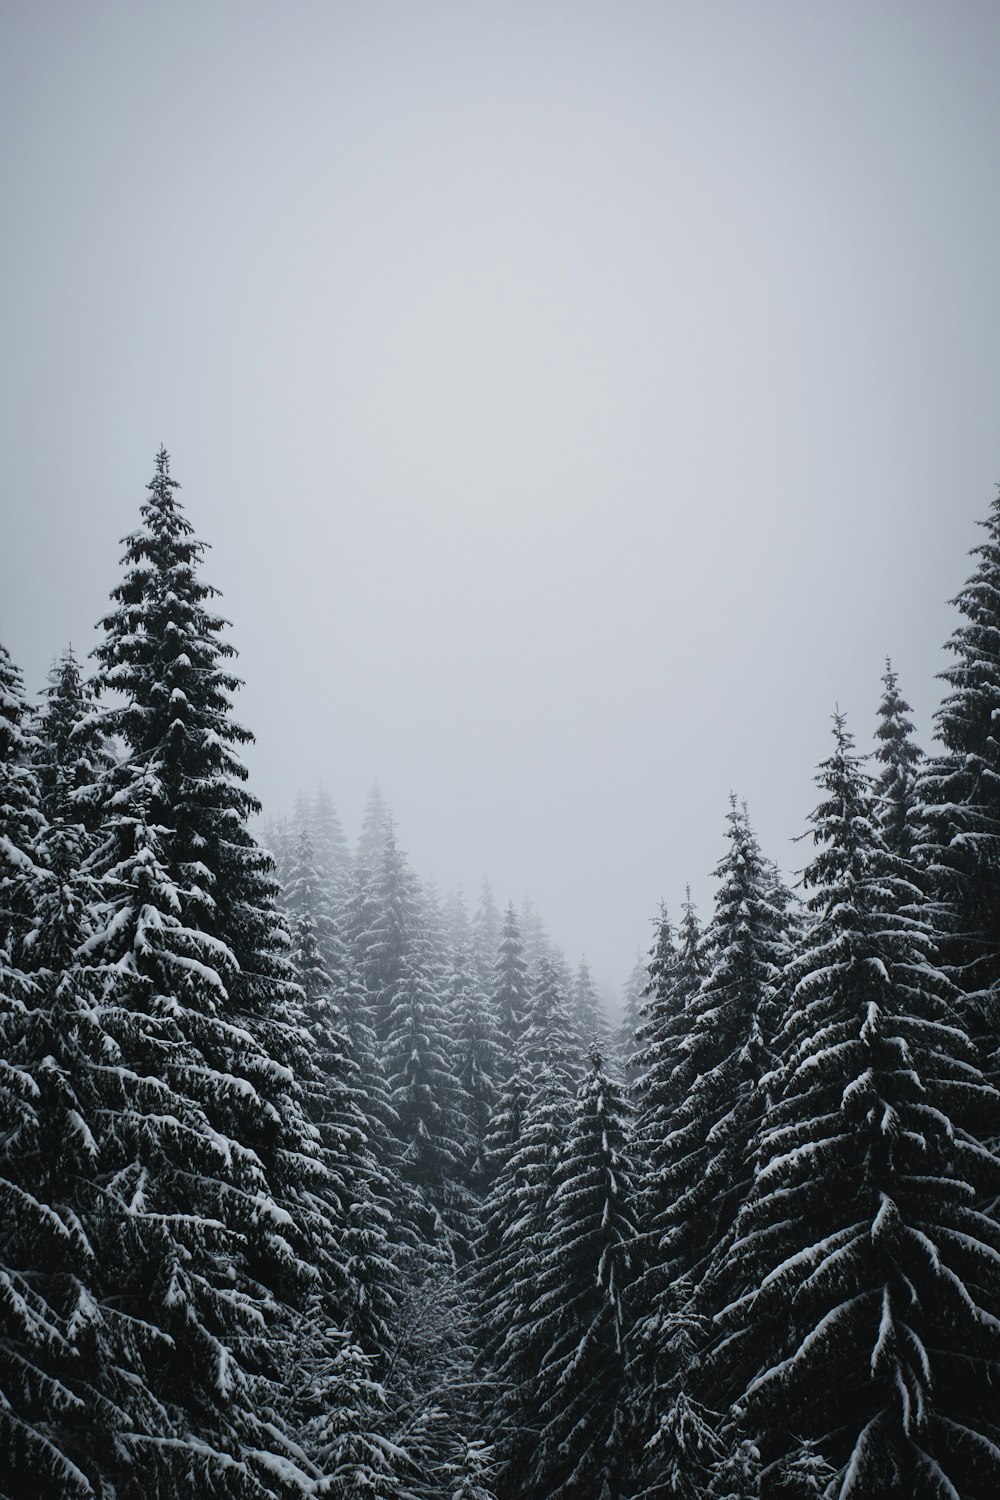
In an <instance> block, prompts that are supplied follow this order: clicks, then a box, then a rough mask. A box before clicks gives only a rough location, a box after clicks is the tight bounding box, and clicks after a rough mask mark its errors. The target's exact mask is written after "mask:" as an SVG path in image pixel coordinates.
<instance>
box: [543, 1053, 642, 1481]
mask: <svg viewBox="0 0 1000 1500" xmlns="http://www.w3.org/2000/svg"><path fill="white" fill-rule="evenodd" d="M627 1135H628V1106H627V1104H626V1102H625V1099H624V1097H623V1095H622V1092H621V1090H620V1088H619V1087H618V1085H617V1084H615V1083H614V1082H613V1081H612V1080H611V1079H610V1078H609V1077H608V1075H607V1074H606V1073H605V1071H604V1067H603V1063H602V1059H601V1055H600V1053H599V1052H598V1051H597V1050H596V1049H595V1050H594V1051H593V1052H592V1053H591V1056H590V1071H589V1073H588V1074H587V1076H586V1077H585V1078H584V1081H583V1083H582V1084H581V1085H580V1088H579V1090H578V1093H577V1100H576V1109H575V1114H574V1117H573V1122H572V1124H571V1126H570V1129H569V1132H568V1136H567V1139H566V1143H565V1146H564V1148H563V1150H562V1152H561V1154H560V1157H559V1162H558V1167H557V1170H556V1178H555V1190H554V1194H553V1200H552V1216H551V1228H550V1232H549V1234H548V1236H547V1243H546V1245H545V1249H544V1254H543V1260H542V1267H541V1272H540V1276H539V1291H538V1295H537V1298H536V1300H535V1304H534V1307H533V1309H532V1316H533V1319H534V1323H535V1327H534V1329H533V1330H532V1341H533V1342H536V1343H537V1344H538V1345H539V1346H540V1347H541V1348H543V1349H544V1353H543V1354H542V1357H541V1362H540V1366H539V1371H538V1377H537V1389H538V1398H539V1405H538V1425H539V1433H538V1440H537V1445H536V1447H535V1449H534V1452H533V1454H532V1457H531V1462H530V1470H529V1475H530V1478H529V1479H528V1482H527V1483H525V1482H524V1480H523V1479H522V1486H523V1489H522V1492H523V1493H527V1494H531V1495H546V1496H551V1497H552V1500H557V1497H565V1500H570V1497H576V1496H582V1495H592V1496H594V1497H595V1500H617V1497H618V1496H619V1495H621V1493H622V1489H623V1482H624V1479H625V1473H626V1469H627V1466H628V1462H629V1457H630V1454H629V1448H630V1442H629V1439H630V1426H631V1423H630V1419H629V1402H628V1397H627V1393H626V1388H625V1335H626V1330H627V1326H628V1310H627V1301H626V1299H627V1292H628V1287H629V1285H630V1283H631V1280H632V1252H633V1248H634V1240H635V1221H634V1217H633V1215H634V1205H633V1202H632V1198H633V1186H632V1166H631V1162H630V1160H629V1156H628V1150H627Z"/></svg>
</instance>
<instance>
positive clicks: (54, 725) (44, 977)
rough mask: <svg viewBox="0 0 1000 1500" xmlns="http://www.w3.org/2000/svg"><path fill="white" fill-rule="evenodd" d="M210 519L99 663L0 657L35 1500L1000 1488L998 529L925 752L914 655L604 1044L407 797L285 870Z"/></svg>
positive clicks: (3, 1103)
mask: <svg viewBox="0 0 1000 1500" xmlns="http://www.w3.org/2000/svg"><path fill="white" fill-rule="evenodd" d="M177 488H178V486H177V484H176V481H175V480H173V479H172V478H171V476H170V471H169V462H168V457H167V454H166V452H165V451H163V450H162V449H161V451H160V453H159V454H158V455H157V460H156V471H155V474H154V476H153V479H152V481H151V482H150V484H149V486H148V492H147V498H146V500H145V502H144V503H143V505H142V507H141V513H140V522H139V526H138V528H137V530H136V531H135V532H134V533H132V534H131V535H130V536H129V537H127V538H126V540H125V543H124V546H125V555H124V559H123V576H122V581H121V582H120V584H119V585H118V587H117V588H116V589H115V591H114V593H113V595H112V598H111V602H110V605H109V608H108V610H107V613H106V615H105V617H104V619H103V621H102V623H101V631H102V635H101V640H100V643H99V644H98V646H97V648H96V650H95V652H94V653H93V656H94V662H95V669H94V671H93V672H92V673H90V674H88V673H87V672H85V671H84V669H83V667H82V666H81V664H80V662H79V661H78V660H77V658H76V657H75V656H74V655H73V653H72V651H67V652H66V653H65V654H64V655H63V657H62V658H61V659H60V660H59V661H58V662H57V663H56V665H55V667H54V668H53V671H52V674H51V679H50V683H49V686H48V689H47V690H46V692H45V693H44V695H43V697H42V700H41V702H40V703H39V704H33V703H31V702H30V701H29V700H28V698H27V697H26V695H25V692H24V687H23V683H22V679H21V676H20V674H19V672H18V671H17V669H16V668H15V666H14V665H13V663H12V662H11V660H10V657H9V655H8V654H7V652H6V651H5V650H4V649H3V648H2V647H0V1494H3V1495H9V1496H11V1497H20V1496H38V1495H41V1496H49V1495H51V1496H60V1497H61V1496H66V1497H73V1500H76V1497H100V1500H147V1497H163V1500H175V1497H176V1500H186V1497H192V1496H193V1497H202V1496H204V1497H214V1496H219V1497H222V1496H225V1497H230V1496H232V1497H257V1500H262V1497H265V1496H267V1497H291V1496H302V1495H313V1496H333V1497H336V1496H341V1497H344V1500H348V1497H350V1500H355V1497H357V1500H365V1497H370V1500H379V1497H382V1500H432V1497H434V1500H437V1497H445V1500H557V1497H558V1500H660V1497H664V1500H666V1497H675V1500H676V1497H690V1500H751V1497H752V1500H817V1497H823V1500H849V1497H851V1500H876V1497H878V1500H946V1497H947V1500H955V1497H958V1500H995V1497H996V1496H997V1495H998V1494H1000V1417H998V1407H997V1391H998V1390H1000V1209H998V1205H1000V1155H998V1151H1000V1076H998V1075H1000V1062H998V1036H1000V1024H998V1003H1000V730H998V729H997V728H996V726H997V725H998V724H1000V500H998V501H997V502H995V503H994V505H993V506H992V508H991V510H990V512H989V514H988V517H987V519H986V521H985V522H984V523H983V524H984V528H985V537H984V540H983V542H982V543H981V545H980V546H979V547H978V548H976V550H975V553H974V554H973V555H974V558H975V563H974V571H973V573H972V576H971V578H970V579H969V581H968V583H967V584H966V585H965V587H964V588H963V589H962V590H961V592H960V593H959V595H958V597H957V599H956V601H955V603H956V606H957V609H958V614H959V623H958V626H957V628H956V630H955V633H954V635H953V636H952V639H951V641H950V642H949V648H950V651H951V666H950V667H949V669H948V670H947V671H946V672H945V673H944V674H943V677H944V680H945V683H946V687H947V695H946V697H945V700H944V702H943V704H942V707H941V708H940V710H939V712H938V715H937V738H936V743H935V746H934V751H933V753H932V754H928V755H925V754H923V753H922V752H921V751H920V750H919V749H918V747H917V746H916V744H915V741H914V736H913V726H912V724H911V722H910V718H909V713H910V710H909V707H908V705H907V704H906V702H905V701H904V699H903V698H902V696H901V694H900V691H899V686H898V682H897V678H896V674H895V672H894V671H893V669H892V667H891V665H889V664H888V663H887V665H886V672H885V677H884V679H883V693H882V699H881V704H880V707H879V710H878V715H877V719H876V732H875V740H874V744H875V749H874V751H873V753H872V754H871V755H869V756H865V755H861V754H859V753H858V752H857V751H856V749H855V745H854V742H853V739H852V737H851V734H850V733H849V731H848V728H847V725H846V722H845V720H844V717H843V715H841V714H839V713H837V714H836V715H835V716H834V721H833V743H832V749H831V753H830V755H829V757H828V758H827V759H826V760H825V761H824V762H823V763H822V765H821V766H820V768H819V772H818V775H817V783H818V787H819V793H820V798H819V803H818V806H817V808H816V811H815V812H814V813H813V815H812V820H811V829H810V830H809V831H808V836H809V839H810V849H809V857H808V859H807V862H806V867H805V870H804V872H803V874H802V879H801V882H800V886H799V890H800V891H801V897H800V895H799V894H798V892H793V891H791V890H790V889H789V888H788V887H787V886H786V884H785V882H784V881H783V879H782V877H781V875H780V874H779V872H778V870H777V868H776V866H775V865H774V864H773V863H772V862H771V861H770V860H769V859H767V858H766V857H765V855H764V854H763V853H762V852H761V849H760V847H759V845H758V842H757V839H756V837H755V834H754V832H753V829H752V827H751V824H750V821H749V818H748V814H747V811H746V808H745V806H744V805H743V804H742V803H740V802H739V801H738V800H737V799H736V798H735V797H734V798H731V800H730V806H729V811H728V816H727V821H726V828H725V846H724V853H723V855H722V858H721V859H720V861H719V864H718V866H717V868H716V871H715V877H716V881H717V886H716V894H715V899H714V905H713V910H712V912H711V914H710V916H709V917H708V919H707V921H706V922H705V923H704V926H702V925H701V924H700V923H699V920H698V917H697V913H696V911H695V909H694V906H693V904H692V903H691V901H690V898H688V899H687V900H686V901H685V902H684V903H683V904H682V906H681V908H680V921H679V922H678V923H677V925H676V926H675V925H674V924H673V922H672V921H671V920H670V918H669V916H668V914H667V913H666V911H661V913H660V916H659V918H658V920H657V922H656V923H655V937H654V943H653V947H652V951H651V953H650V955H649V960H648V963H639V964H637V967H636V970H635V971H634V972H633V974H632V975H631V976H630V977H629V980H628V981H627V983H626V985H625V988H624V992H623V1019H622V1024H621V1025H620V1026H619V1027H618V1028H617V1030H616V1031H615V1032H612V1030H611V1027H610V1025H609V1022H608V1019H607V1017H606V1016H605V1013H604V1010H603V1007H602V1005H601V1001H600V997H599V995H598V993H597V990H596V987H595V985H594V983H593V981H592V979H591V976H590V973H589V971H588V969H587V966H586V964H585V963H581V964H580V965H579V967H578V968H577V969H576V970H575V971H574V970H571V969H570V967H569V966H568V964H567V963H566V960H565V958H564V956H563V955H562V953H561V952H560V951H559V950H558V948H556V947H555V945H554V944H553V943H552V942H551V941H550V940H549V939H548V937H547V935H546V933H545V930H544V926H543V924H542V923H541V921H540V919H539V918H538V916H537V914H536V913H535V912H534V911H533V910H532V909H530V908H529V909H527V910H521V911H520V912H519V911H517V910H516V909H515V908H514V906H513V905H508V906H507V907H506V910H504V911H500V910H499V909H498V908H497V906H496V905H495V903H494V900H493V897H492V894H491V892H490V890H489V888H488V886H484V889H483V892H482V895H481V897H480V899H479V902H478V905H477V907H476V910H475V911H474V912H473V913H472V914H471V915H470V914H469V912H468V910H467V909H466V907H465V905H464V903H463V901H462V899H461V898H460V897H455V896H451V897H448V898H447V899H444V900H442V899H441V898H440V897H439V896H438V894H437V893H436V892H435V891H434V890H433V888H432V887H430V886H429V885H427V884H426V883H424V882H421V881H420V880H419V879H418V878H417V876H416V875H415V873H414V872H413V870H412V869H411V867H410V864H409V861H408V860H407V858H406V856H405V854H404V852H403V851H402V849H401V848H400V846H399V843H398V839H397V835H396V830H395V826H394V823H393V819H392V816H391V813H390V811H389V809H388V807H387V805H386V803H385V801H384V799H383V798H382V795H381V793H380V792H379V791H378V790H377V789H376V790H375V791H373V793H372V795H371V797H370V798H369V801H368V805H367V808H366V811H365V816H364V820H363V825H362V828H361V833H360V838H359V839H358V841H357V843H356V845H355V846H353V847H352V846H351V845H350V844H349V842H348V840H347V838H346V836H345V833H344V830H343V828H342V826H341V824H340V822H339V819H338V817H337V814H336V811H335V808H334V805H333V803H332V801H331V799H330V798H329V796H328V795H327V794H326V793H324V792H322V791H321V792H318V793H317V794H316V795H314V796H312V797H309V798H300V799H299V801H298V803H297V804H296V806H295V809H294V812H293V814H292V816H291V817H290V818H288V819H286V820H282V821H280V822H272V823H271V824H270V825H269V827H268V829H267V833H266V841H267V843H268V844H269V845H270V846H271V849H272V851H273V853H268V852H265V850H264V849H263V848H262V847H261V846H260V844H259V843H258V842H257V839H256V838H255V836H254V834H253V833H252V831H251V830H252V827H253V825H254V820H255V819H256V818H257V816H258V814H259V811H260V809H259V807H258V805H257V803H256V802H255V800H254V798H253V797H252V795H251V794H250V793H249V791H248V788H247V785H246V770H245V768H244V766H243V763H242V760H241V758H240V749H241V746H243V745H244V744H246V743H247V742H248V740H249V739H250V735H249V733H248V731H247V730H245V729H243V728H241V727H240V726H239V724H238V723H237V722H236V720H235V719H234V717H233V712H232V700H233V695H234V693H235V692H236V690H237V688H238V686H239V681H238V679H237V678H236V677H235V676H234V675H233V672H232V669H231V663H232V657H233V654H234V653H233V648H232V646H231V645H230V644H229V642H228V641H227V639H226V622H225V621H224V620H223V619H222V618H221V617H220V616H219V614H218V613H217V612H216V608H215V590H213V589H212V588H211V586H210V585H208V584H207V583H206V582H205V581H204V580H203V578H202V576H201V563H202V555H203V552H204V545H203V544H202V543H201V542H199V541H198V540H197V539H196V538H195V536H194V534H193V531H192V528H191V525H190V523H189V522H188V520H187V518H186V516H185V514H184V512H183V510H182V508H181V506H180V503H179V499H178V495H177Z"/></svg>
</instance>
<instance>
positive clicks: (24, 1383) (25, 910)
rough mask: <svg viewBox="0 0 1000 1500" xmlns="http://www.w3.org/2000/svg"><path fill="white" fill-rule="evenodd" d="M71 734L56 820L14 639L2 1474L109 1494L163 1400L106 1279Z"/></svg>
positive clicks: (54, 1488) (2, 807)
mask: <svg viewBox="0 0 1000 1500" xmlns="http://www.w3.org/2000/svg"><path fill="white" fill-rule="evenodd" d="M68 738H69V736H68V735H66V736H64V737H62V738H61V739H56V740H54V742H53V744H52V745H51V746H50V747H47V751H46V754H45V757H44V758H45V764H46V769H47V772H48V773H49V774H48V775H47V777H46V785H47V788H48V791H49V802H50V808H51V813H52V821H51V822H46V820H45V819H44V818H43V816H42V812H41V793H40V789H39V785H38V777H37V774H36V767H35V765H33V762H35V763H37V762H38V761H39V760H40V759H42V758H43V747H42V745H41V743H40V742H39V741H38V740H37V739H36V737H35V735H34V733H33V731H32V725H31V716H30V710H29V706H28V703H27V701H26V699H25V696H24V691H23V686H22V680H21V676H20V673H19V672H18V670H17V669H16V668H15V667H14V665H13V663H12V662H11V659H10V657H9V655H8V653H7V651H6V649H5V648H4V647H2V646H0V936H2V942H0V1451H2V1453H3V1478H2V1479H0V1484H2V1485H3V1488H4V1490H5V1491H6V1492H7V1493H9V1494H11V1495H14V1494H18V1495H22V1494H23V1495H28V1494H41V1493H45V1494H58V1495H64V1496H66V1497H68V1500H76V1497H84V1496H87V1497H90V1496H94V1495H97V1494H98V1493H100V1488H101V1477H100V1476H101V1475H102V1473H104V1472H106V1465H107V1454H108V1451H109V1450H110V1451H111V1452H112V1453H113V1452H114V1450H115V1448H116V1446H117V1443H118V1436H119V1433H120V1432H121V1431H123V1430H128V1428H129V1427H131V1426H132V1425H134V1424H138V1425H142V1424H143V1423H144V1422H146V1423H148V1422H149V1421H150V1419H151V1415H152V1420H153V1421H154V1422H155V1420H156V1413H155V1411H154V1412H153V1413H152V1414H151V1413H150V1410H149V1405H148V1403H147V1402H146V1399H145V1391H144V1389H143V1388H142V1385H141V1384H140V1383H137V1382H136V1381H135V1370H134V1368H132V1369H129V1368H128V1364H129V1361H128V1355H129V1354H130V1353H131V1352H132V1351H131V1348H130V1336H129V1330H128V1329H127V1327H125V1326H123V1325H124V1324H125V1323H126V1322H127V1320H124V1319H123V1318H122V1317H121V1315H120V1314H115V1313H113V1312H111V1310H110V1309H108V1308H102V1307H101V1306H100V1301H99V1296H100V1294H99V1292H98V1290H97V1280H98V1277H97V1266H96V1261H97V1249H96V1248H95V1244H94V1242H93V1239H92V1235H91V1231H92V1228H93V1223H94V1217H95V1214H96V1212H97V1210H98V1204H99V1187H98V1182H97V1177H98V1169H99V1163H98V1158H99V1147H98V1144H97V1139H96V1136H97V1134H98V1133H99V1130H100V1126H99V1124H98V1119H99V1117H103V1116H104V1115H105V1114H106V1112H107V1109H108V1104H109V1094H110V1093H111V1092H113V1090H111V1089H109V1087H108V1086H107V1084H106V1082H104V1079H105V1077H106V1074H107V1073H108V1071H109V1069H110V1065H111V1064H113V1062H114V1060H115V1059H114V1054H113V1053H111V1054H110V1055H109V1054H108V1053H107V1052H106V1050H105V1038H104V1037H103V1034H102V1028H101V1024H100V1020H99V1000H100V996H99V990H98V988H97V987H96V986H94V985H92V984H88V983H87V976H86V973H85V971H84V970H83V969H82V967H79V966H77V964H76V961H75V955H76V950H77V948H78V946H79V944H80V943H81V942H82V940H83V938H84V937H85V936H86V933H87V922H88V919H89V914H90V913H89V907H90V899H89V898H91V896H92V893H91V892H90V891H89V890H88V889H87V885H86V881H85V879H84V878H83V877H81V876H80V874H79V864H80V859H81V856H82V852H83V846H84V841H85V835H84V829H83V828H82V827H81V826H80V825H79V824H76V823H68V824H67V823H65V822H63V821H62V818H61V812H62V811H63V810H64V809H65V805H66V802H67V800H68V792H69V790H70V789H71V788H73V784H74V780H75V778H74V777H73V774H72V773H73V767H72V764H71V762H70V757H69V754H68V751H67V745H66V741H67V740H68ZM123 1345H124V1355H125V1359H124V1364H125V1368H124V1370H123V1367H122V1366H123ZM113 1463H114V1460H112V1464H113Z"/></svg>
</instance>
